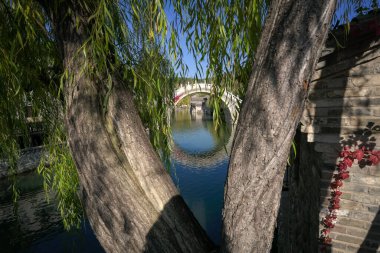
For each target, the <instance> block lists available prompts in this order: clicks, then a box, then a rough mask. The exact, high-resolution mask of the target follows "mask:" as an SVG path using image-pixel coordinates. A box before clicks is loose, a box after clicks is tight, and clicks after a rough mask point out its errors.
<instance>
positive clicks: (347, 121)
mask: <svg viewBox="0 0 380 253" xmlns="http://www.w3.org/2000/svg"><path fill="white" fill-rule="evenodd" d="M376 20H377V21H376V22H378V20H379V16H377V19H376ZM372 21H373V20H372ZM372 21H371V20H369V21H368V19H367V20H364V21H363V23H362V25H352V27H353V29H351V32H350V34H349V37H348V41H347V42H346V43H345V45H344V48H337V41H336V40H339V42H340V44H343V43H342V41H344V39H343V37H344V31H343V30H340V31H339V30H338V31H337V32H336V33H335V32H334V38H330V39H329V40H328V41H327V42H326V46H325V49H324V50H323V52H322V56H321V57H320V59H319V62H318V65H317V67H316V70H315V73H314V75H313V81H312V83H311V84H310V88H311V92H310V94H309V98H308V102H307V105H306V109H305V113H304V116H303V122H302V123H303V126H302V132H303V133H302V134H300V136H299V143H300V147H299V151H297V159H298V161H297V162H296V166H295V167H293V168H292V169H291V170H290V173H291V184H290V187H289V193H287V194H288V195H287V196H285V197H286V198H285V201H282V203H281V205H282V210H283V212H284V213H285V214H284V219H283V220H282V221H281V222H282V225H283V228H280V229H279V230H282V231H279V244H278V246H279V250H278V252H317V251H318V248H319V244H320V241H319V239H318V238H319V235H320V230H321V219H322V218H323V217H324V216H325V215H326V211H328V208H329V205H330V202H329V198H330V194H331V191H330V188H329V187H330V184H331V182H332V181H333V179H334V173H337V171H336V163H337V158H338V155H339V152H340V151H341V150H342V148H343V147H344V146H346V145H353V144H355V143H356V142H359V144H360V143H361V145H365V146H366V147H367V148H368V149H373V148H375V146H376V139H375V137H374V136H373V134H375V133H380V127H379V126H378V124H379V122H380V120H379V122H377V121H376V122H372V123H371V124H369V122H371V121H373V120H372V119H373V118H378V116H376V115H377V114H376V113H377V111H376V106H377V108H378V107H379V105H380V99H379V98H377V97H376V96H380V94H377V93H376V90H377V89H376V88H378V87H375V86H376V85H377V86H380V84H379V82H380V79H379V78H378V77H376V76H375V75H379V74H380V68H379V66H380V61H379V55H380V53H379V51H380V38H379V36H378V34H376V31H374V30H373V27H374V26H373V22H372ZM359 24H360V22H359ZM375 28H376V27H375ZM371 97H372V98H371ZM366 126H367V127H366ZM358 129H359V130H358ZM370 169H374V168H373V166H372V167H368V166H365V167H363V168H359V169H358V170H359V174H360V173H364V170H370ZM360 170H361V172H360ZM358 187H360V185H359V186H358ZM342 191H343V192H344V191H345V188H344V186H343V189H342ZM350 196H351V195H349V194H347V195H344V196H342V199H343V202H344V201H348V202H350V203H352V202H356V204H358V203H359V204H360V200H356V199H355V200H354V199H351V197H350ZM342 205H343V204H342ZM378 207H379V203H377V209H376V210H374V211H373V212H374V215H375V214H376V212H377V215H376V216H375V218H374V219H373V221H372V223H371V220H369V221H367V222H366V223H365V224H367V225H368V227H366V229H369V230H368V233H367V235H366V233H365V232H364V234H362V235H361V238H364V237H365V239H364V242H363V243H361V242H362V241H363V240H362V239H360V238H359V239H360V242H358V243H357V244H356V245H354V246H355V247H356V250H359V251H358V252H361V253H364V252H376V249H377V247H378V245H377V244H376V245H375V244H373V242H374V241H375V242H376V241H377V243H378V242H380V238H379V235H380V222H379V221H380V217H379V212H378V211H377V210H378ZM321 208H322V211H321ZM342 208H345V207H344V206H343V207H342ZM320 211H321V212H320ZM350 211H351V210H350ZM367 211H368V210H367ZM280 212H281V211H280ZM348 215H351V214H348ZM352 215H353V214H352ZM356 215H357V214H356ZM280 216H281V214H280ZM341 217H342V216H341ZM348 218H349V217H344V218H343V219H342V222H343V220H344V219H345V220H346V221H347V220H349V219H348ZM338 220H339V218H338ZM359 220H360V219H359ZM359 224H360V221H359ZM346 225H347V226H343V225H342V226H340V224H339V221H338V224H337V226H336V227H335V228H334V229H332V232H335V234H332V235H331V236H332V238H333V239H332V245H333V247H334V250H333V251H332V250H331V248H325V252H335V250H337V252H338V251H339V252H345V251H348V250H350V252H354V251H353V250H355V249H353V248H349V247H351V246H352V245H353V244H352V243H353V241H352V240H351V239H352V238H356V239H357V238H358V237H357V236H353V237H352V236H349V235H348V234H349V232H347V228H349V229H351V227H350V226H348V224H346ZM338 231H339V232H338ZM352 231H354V232H355V231H356V232H357V231H360V232H361V233H363V231H366V230H363V229H356V227H352ZM336 238H339V240H338V239H336ZM340 240H342V241H340ZM346 242H347V244H346ZM366 242H369V243H370V244H371V243H372V244H371V245H372V246H373V247H372V246H371V247H368V245H367V243H366ZM375 248H376V249H375ZM373 250H374V251H373Z"/></svg>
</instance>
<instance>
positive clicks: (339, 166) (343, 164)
mask: <svg viewBox="0 0 380 253" xmlns="http://www.w3.org/2000/svg"><path fill="white" fill-rule="evenodd" d="M346 169H347V164H345V163H342V162H341V163H339V164H338V170H339V171H344V170H346Z"/></svg>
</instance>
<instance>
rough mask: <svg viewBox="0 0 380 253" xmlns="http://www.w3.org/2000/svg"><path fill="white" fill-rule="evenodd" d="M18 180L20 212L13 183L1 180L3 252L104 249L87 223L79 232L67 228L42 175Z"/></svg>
mask: <svg viewBox="0 0 380 253" xmlns="http://www.w3.org/2000/svg"><path fill="white" fill-rule="evenodd" d="M18 179H19V187H20V190H21V197H20V199H19V200H18V211H17V215H14V212H13V203H12V193H11V189H10V188H9V186H10V183H9V181H8V180H7V179H3V180H1V181H0V189H1V190H0V245H1V248H0V252H2V253H5V252H25V253H27V252H28V253H32V252H36V253H44V252H46V253H48V252H49V253H50V252H62V253H63V252H88V253H90V252H99V253H100V252H104V250H103V249H102V247H101V246H100V244H99V242H98V241H97V239H96V238H95V236H94V234H93V232H92V230H91V227H90V226H89V225H88V223H87V222H84V224H83V225H82V227H81V228H80V229H79V230H77V231H73V232H67V231H65V230H64V229H63V225H62V221H61V218H60V215H59V213H58V212H57V210H56V206H55V204H54V203H53V202H50V203H47V202H46V195H45V192H44V191H43V189H42V178H41V177H40V176H38V175H37V174H35V173H31V174H27V175H20V176H19V177H18Z"/></svg>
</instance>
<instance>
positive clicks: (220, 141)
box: [0, 110, 230, 253]
mask: <svg viewBox="0 0 380 253" xmlns="http://www.w3.org/2000/svg"><path fill="white" fill-rule="evenodd" d="M172 127H173V137H174V142H175V145H174V152H173V155H172V163H173V166H172V169H171V176H172V178H173V181H174V182H175V184H176V185H177V187H178V188H179V190H180V192H181V194H182V196H183V197H184V199H185V201H186V203H187V204H188V205H189V206H190V208H191V210H192V211H193V213H194V215H195V216H196V218H197V219H198V221H199V222H200V223H201V225H202V226H203V228H204V229H205V230H206V232H207V233H208V234H209V236H210V237H211V239H212V240H213V241H214V242H215V243H217V244H219V243H220V240H221V208H222V205H223V187H224V181H225V178H226V174H227V166H228V156H227V153H226V148H227V149H228V148H229V145H230V142H229V137H230V136H229V133H228V131H226V130H225V129H221V130H220V131H219V133H217V132H216V131H215V129H214V125H213V122H212V121H211V120H202V116H201V115H199V114H198V115H193V117H191V116H190V114H189V112H188V111H187V110H185V111H179V112H177V113H176V115H175V117H174V120H173V124H172ZM9 186H10V182H9V181H8V180H7V179H4V180H0V244H1V248H0V252H1V253H5V252H23V253H31V252H36V253H44V252H49V253H50V252H57V253H60V252H84V253H86V252H89V253H90V252H91V253H98V252H99V253H100V252H104V250H103V249H102V247H101V246H100V244H99V242H98V241H97V239H96V237H95V236H94V234H93V231H92V230H91V227H90V226H89V225H88V223H87V222H84V224H83V226H82V227H81V228H80V230H78V231H74V232H67V231H65V230H64V229H63V225H62V222H61V219H60V216H59V214H58V212H57V211H56V207H55V204H54V202H50V203H47V202H46V200H45V193H44V191H43V189H42V179H41V178H40V177H39V176H38V175H36V174H35V173H31V174H26V175H21V176H19V187H20V189H21V198H20V200H19V201H18V206H19V207H18V215H14V212H13V204H12V200H11V189H10V187H9Z"/></svg>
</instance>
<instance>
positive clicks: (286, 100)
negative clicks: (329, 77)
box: [39, 0, 335, 252]
mask: <svg viewBox="0 0 380 253" xmlns="http://www.w3.org/2000/svg"><path fill="white" fill-rule="evenodd" d="M39 2H41V3H43V4H44V5H45V7H47V8H48V7H49V5H50V3H51V1H45V0H39ZM67 3H70V4H72V10H74V11H75V13H74V14H75V15H76V16H77V17H76V16H75V15H74V14H73V15H74V16H68V15H66V14H67V12H66V10H65V9H64V6H59V8H55V7H53V8H52V9H51V10H49V11H48V13H49V12H50V13H52V14H53V15H51V16H52V19H53V22H54V24H55V25H56V26H55V31H56V33H57V35H58V41H60V42H61V47H62V52H63V59H64V66H65V68H67V69H68V71H69V73H71V74H73V77H74V79H73V82H67V83H66V87H65V89H66V92H65V98H66V103H67V117H66V126H67V130H68V141H69V145H70V148H71V151H72V153H73V157H74V160H75V162H76V165H77V168H78V171H79V176H80V182H81V186H82V189H83V190H82V191H83V201H84V206H85V209H86V213H87V215H88V217H89V220H90V223H91V225H92V227H93V229H94V231H95V233H96V236H97V238H98V239H99V241H100V243H101V244H102V246H103V247H104V249H105V250H106V251H108V252H142V251H147V252H208V251H211V250H212V249H213V245H212V243H211V242H210V240H209V239H208V238H207V236H206V235H205V233H204V231H203V229H202V228H201V227H200V225H199V224H198V222H197V221H196V220H195V218H194V217H193V215H192V214H191V212H190V211H189V209H188V207H187V206H186V205H185V203H184V201H183V199H182V198H181V197H180V196H179V194H178V192H177V190H176V188H175V186H174V185H173V183H172V181H171V179H170V177H169V175H168V174H167V173H166V172H165V170H164V168H163V165H162V163H161V162H160V160H159V158H158V156H157V154H156V153H155V152H154V150H153V148H152V146H151V145H150V143H149V141H148V138H147V136H146V134H145V132H144V129H143V126H142V124H141V121H140V118H139V117H138V115H137V112H136V110H135V107H134V105H133V102H132V98H131V95H130V94H129V93H128V91H127V90H126V89H125V87H122V86H121V85H120V84H118V83H117V82H115V89H114V90H113V92H112V94H111V97H110V100H109V112H108V114H107V115H106V116H105V115H103V114H102V113H101V105H102V103H101V98H100V97H101V95H100V92H99V90H101V89H100V88H99V86H98V84H97V82H96V81H95V80H93V79H91V78H89V77H88V76H86V75H80V74H79V73H80V70H81V67H82V66H83V64H84V59H83V58H81V57H75V54H76V52H77V51H78V49H79V48H80V46H81V45H82V43H83V41H84V40H85V39H86V33H85V32H84V31H85V30H86V29H84V28H85V27H79V28H78V27H76V21H77V20H80V21H83V20H86V18H85V12H86V10H84V9H83V10H82V9H81V6H80V5H77V6H75V1H65V2H62V3H61V4H62V5H66V4H67ZM334 7H335V1H324V0H314V1H311V0H307V1H297V0H292V1H273V6H272V7H271V11H270V13H271V14H270V17H269V18H268V20H267V22H266V25H265V28H264V32H263V36H262V39H261V43H260V46H259V51H258V53H257V55H256V62H255V67H254V73H253V75H252V78H251V80H250V85H249V89H248V93H247V95H246V100H245V102H244V105H243V108H242V111H241V114H240V119H239V122H238V126H237V131H236V139H235V146H234V148H233V152H232V158H231V162H230V169H229V173H228V180H227V183H226V190H225V209H224V229H223V231H224V236H223V238H224V242H223V250H224V251H227V252H267V251H269V249H270V246H271V241H272V235H273V229H274V224H275V220H276V217H277V210H278V206H279V198H280V192H281V185H282V177H283V174H284V169H285V163H286V158H287V154H288V151H289V147H290V143H291V140H292V137H293V135H294V131H295V128H296V126H297V123H298V122H299V118H300V115H301V113H302V108H303V103H304V99H305V96H306V92H307V83H308V80H309V78H310V75H311V73H312V70H313V69H314V66H315V63H316V60H317V58H318V56H319V53H320V51H321V48H322V46H323V43H324V40H325V37H326V34H327V29H328V27H329V22H330V20H331V16H332V13H333V11H334ZM54 14H55V15H54ZM83 15H84V16H83ZM76 18H78V19H76ZM90 64H96V63H94V62H90Z"/></svg>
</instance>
